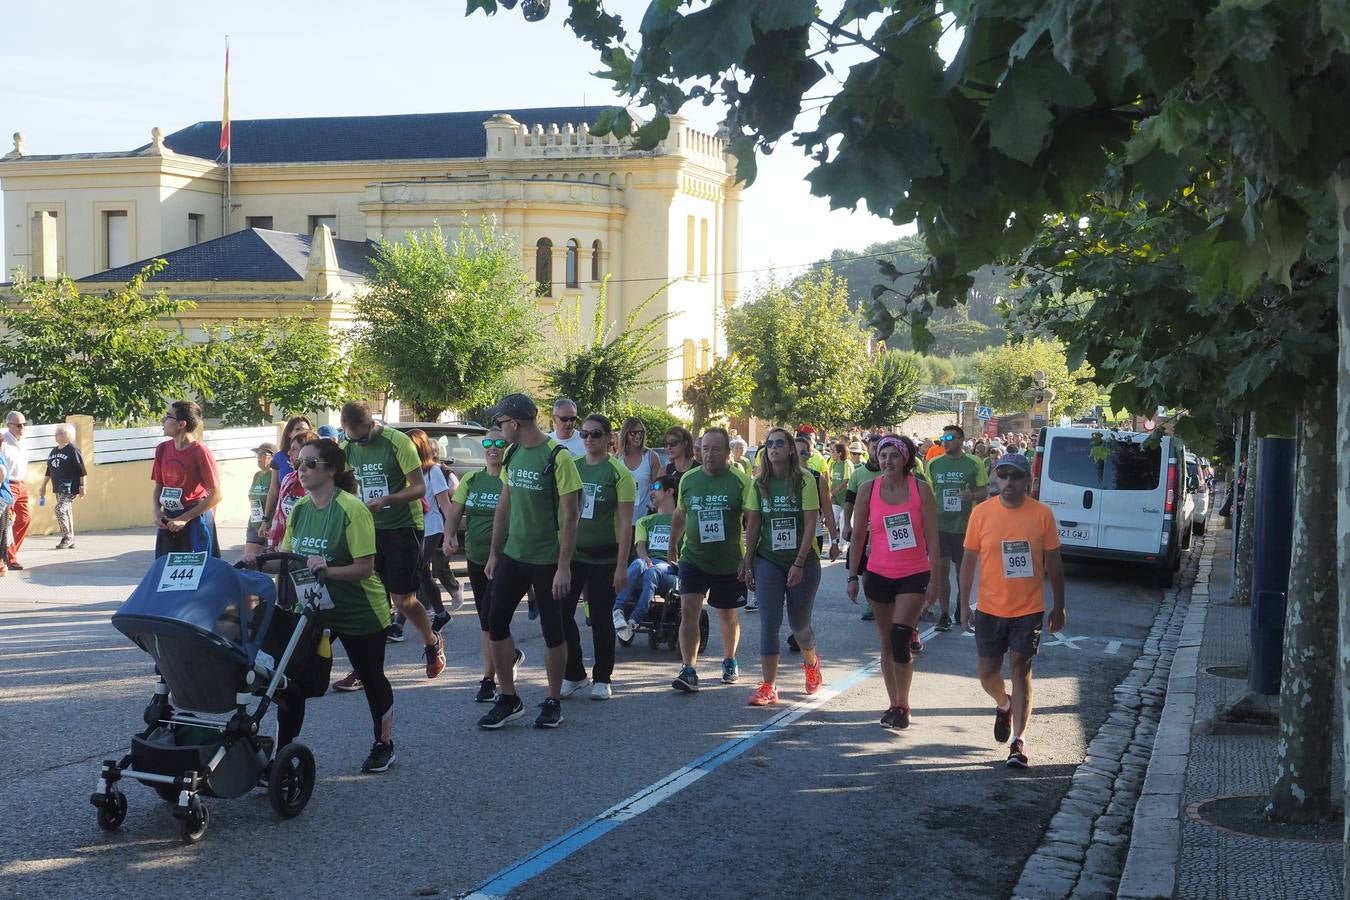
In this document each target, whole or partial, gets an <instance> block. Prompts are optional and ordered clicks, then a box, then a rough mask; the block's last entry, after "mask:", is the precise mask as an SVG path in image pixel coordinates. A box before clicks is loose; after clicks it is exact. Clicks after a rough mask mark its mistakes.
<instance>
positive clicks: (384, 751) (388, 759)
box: [361, 741, 394, 774]
mask: <svg viewBox="0 0 1350 900" xmlns="http://www.w3.org/2000/svg"><path fill="white" fill-rule="evenodd" d="M393 764H394V742H393V741H376V742H375V743H374V745H372V746H371V748H370V755H369V756H367V757H366V761H365V762H363V763H361V771H362V772H365V773H366V774H373V773H375V772H386V771H388V770H389V767H390V766H391V765H393Z"/></svg>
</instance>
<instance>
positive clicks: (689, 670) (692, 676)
mask: <svg viewBox="0 0 1350 900" xmlns="http://www.w3.org/2000/svg"><path fill="white" fill-rule="evenodd" d="M670 686H671V687H673V688H674V689H675V690H677V691H683V692H684V693H686V694H694V693H697V692H698V673H697V672H695V671H694V667H693V666H684V667H683V668H681V669H680V674H679V675H676V676H675V680H674V681H672V682H671V683H670Z"/></svg>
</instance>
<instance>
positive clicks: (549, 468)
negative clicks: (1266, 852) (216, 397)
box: [152, 393, 1065, 772]
mask: <svg viewBox="0 0 1350 900" xmlns="http://www.w3.org/2000/svg"><path fill="white" fill-rule="evenodd" d="M551 412H552V415H551V425H552V430H551V431H549V432H545V431H544V430H543V428H541V427H540V422H539V409H538V407H537V406H536V405H535V403H534V401H533V400H531V399H530V398H529V397H528V396H526V395H524V394H518V393H517V394H511V395H509V396H507V397H505V398H503V399H502V400H501V402H500V403H498V404H497V405H495V406H493V407H492V408H491V409H490V410H488V416H489V417H490V418H491V425H490V428H489V430H488V431H487V433H486V434H485V435H484V436H483V438H482V443H483V448H484V459H485V465H484V466H483V467H482V468H480V469H477V470H474V471H471V472H469V473H467V474H466V475H465V476H464V477H463V478H462V479H459V478H456V477H455V476H454V475H453V474H451V473H450V471H449V469H448V468H447V467H442V465H441V464H440V460H438V459H437V457H436V448H435V443H434V442H432V441H430V440H429V439H428V438H427V435H426V434H425V433H423V432H421V431H419V430H416V429H414V430H412V431H410V432H408V433H407V434H404V433H402V432H400V431H397V430H395V429H391V428H385V427H384V426H382V425H381V424H380V423H379V422H377V421H375V419H374V418H373V416H372V414H371V411H370V409H369V407H368V406H367V405H366V404H362V403H349V404H347V405H346V406H344V407H343V408H342V411H341V425H342V431H341V432H340V433H335V429H332V428H330V427H329V426H323V427H322V428H320V429H317V430H316V429H314V428H313V427H312V424H311V422H310V421H309V420H308V419H307V418H305V417H297V418H295V419H292V420H290V421H289V422H287V424H286V426H285V428H284V429H283V432H282V435H283V438H282V446H281V447H280V448H277V447H273V446H272V445H270V444H263V445H260V446H259V447H258V448H256V452H257V462H258V474H257V476H256V477H255V478H254V479H253V482H252V484H251V486H250V490H249V508H250V516H249V527H248V533H247V536H246V548H245V553H244V557H243V559H244V561H245V562H247V563H253V562H255V561H256V560H257V558H258V557H259V556H260V555H261V554H263V553H264V552H265V551H268V550H272V549H278V550H284V551H288V552H290V553H294V554H298V555H300V556H303V557H305V558H306V562H305V564H304V565H303V566H298V565H297V566H296V567H295V569H296V570H297V571H296V572H295V573H293V576H299V577H317V576H318V575H319V574H320V573H323V575H324V577H325V580H326V584H327V585H328V589H329V594H330V596H331V599H332V601H333V608H332V609H331V610H328V611H326V612H325V613H323V615H324V625H325V626H326V627H328V628H329V629H330V631H331V633H332V635H333V636H334V637H336V638H337V639H338V640H339V641H340V642H341V643H342V645H343V647H344V649H345V650H346V653H347V658H348V660H349V662H350V663H351V669H352V671H351V672H350V673H349V674H347V675H346V676H344V677H342V678H340V679H338V680H337V681H336V683H335V684H334V687H335V688H336V689H338V690H342V691H364V692H365V694H366V700H367V703H368V705H369V709H370V715H371V720H372V727H373V732H374V744H373V746H372V749H371V752H370V755H369V757H368V758H367V760H366V762H365V764H364V765H363V766H362V770H363V771H365V772H382V771H384V770H386V769H387V768H388V767H389V766H390V765H391V764H392V763H393V761H394V739H393V722H394V716H393V706H394V695H393V690H392V688H391V687H390V685H389V680H388V678H387V677H386V675H385V672H384V663H385V647H386V644H387V643H388V642H390V641H397V640H401V639H402V638H403V635H404V630H405V629H406V628H407V627H408V626H411V628H412V629H413V631H415V632H416V633H417V634H418V635H419V636H420V637H421V638H422V641H423V647H424V657H425V662H426V675H427V677H428V678H430V679H434V678H437V677H438V676H439V675H440V674H441V673H442V671H443V670H444V668H445V649H444V648H445V644H444V640H443V639H442V637H441V630H442V628H443V627H444V626H445V624H446V623H447V622H448V621H449V620H450V618H451V616H450V612H449V611H448V610H447V609H446V607H445V605H444V601H443V600H442V593H443V590H442V589H444V593H445V594H446V595H448V596H449V597H450V599H451V602H452V604H453V605H454V606H456V607H457V606H458V605H459V604H460V601H461V596H462V595H461V591H462V588H461V585H460V584H459V582H458V580H457V579H456V578H455V577H454V575H453V574H452V573H451V571H450V567H449V560H450V558H451V557H453V556H455V555H457V554H459V553H460V552H462V553H463V554H464V556H465V558H466V561H467V566H468V582H469V584H468V587H469V590H470V592H471V593H472V596H473V602H474V606H475V610H476V612H477V620H478V625H479V631H480V635H481V637H480V642H481V654H482V675H481V678H480V680H479V683H478V690H477V692H476V694H475V695H474V700H476V701H477V702H480V703H484V704H491V706H490V708H489V709H488V710H487V711H486V712H485V713H484V714H483V715H482V716H481V717H480V718H479V719H478V726H479V727H480V728H483V729H487V730H497V729H501V728H503V727H504V726H506V725H507V724H508V723H510V722H513V721H515V720H517V719H520V718H522V717H523V716H524V715H525V713H526V706H525V701H524V699H523V698H522V696H521V695H520V693H519V691H518V688H517V678H518V675H519V670H520V666H521V664H522V663H523V662H524V660H525V654H524V652H523V651H522V650H521V649H520V648H519V647H518V646H517V643H516V640H515V638H514V636H513V633H512V628H513V625H514V618H515V613H516V611H517V609H518V608H519V606H520V604H521V602H522V601H526V602H527V603H528V604H529V607H530V618H531V619H534V618H536V617H537V618H538V621H539V626H540V629H541V631H542V633H543V639H544V641H543V642H544V650H543V656H544V658H543V660H542V662H543V666H544V670H545V673H546V675H547V691H546V694H545V696H544V697H543V698H542V700H541V701H540V702H539V704H538V712H537V714H536V716H535V719H534V725H535V726H536V727H538V728H557V727H558V726H559V725H561V724H562V722H563V720H564V716H563V701H564V700H565V699H566V698H569V697H573V696H575V695H577V694H578V693H579V692H581V691H583V690H588V693H589V696H590V698H591V699H593V700H601V701H603V700H608V699H610V698H611V697H612V696H613V695H614V685H613V682H614V674H615V654H616V643H617V642H618V641H620V640H621V641H623V642H624V643H628V642H631V641H632V639H633V636H634V634H635V633H636V632H637V631H638V630H639V629H641V628H643V627H644V626H645V627H648V628H650V627H652V623H650V622H649V621H648V616H649V615H650V612H651V610H652V608H653V600H654V598H655V597H656V596H657V595H658V593H659V594H660V595H662V596H663V597H668V598H670V602H672V603H676V604H678V610H679V631H678V647H679V651H680V656H681V665H680V668H679V671H678V672H677V673H676V675H675V677H674V679H673V680H672V682H671V687H672V689H673V690H675V691H678V692H681V693H685V694H694V693H697V692H698V691H699V690H700V687H701V684H706V681H704V682H702V683H701V682H700V673H699V668H698V663H699V657H700V652H701V645H702V643H703V641H704V640H705V638H704V636H703V635H702V634H701V633H700V622H701V620H702V619H703V613H704V606H705V604H706V605H707V606H708V607H711V610H712V611H713V613H712V617H713V618H714V619H715V620H716V621H717V624H718V638H719V641H720V660H721V664H720V670H714V671H715V677H718V678H720V681H721V682H722V683H723V684H734V683H737V682H739V681H740V679H741V670H740V662H739V657H738V651H739V644H740V636H741V634H740V632H741V624H742V614H743V613H744V612H746V611H755V612H758V620H759V635H758V650H759V652H758V657H759V673H758V679H757V686H756V687H755V688H754V690H753V691H751V692H750V694H749V696H748V697H747V703H748V704H749V705H750V706H756V707H768V706H773V705H775V704H777V703H779V702H780V693H779V692H780V690H782V689H784V688H783V679H782V678H781V677H780V676H782V675H783V673H782V671H781V667H780V664H779V663H780V660H779V656H780V646H781V637H782V631H783V626H784V622H785V620H786V625H787V632H788V645H789V647H790V648H791V649H792V650H794V651H798V652H800V654H801V682H800V685H801V688H800V689H801V691H802V693H803V694H804V695H805V696H808V697H810V696H812V695H816V694H818V693H819V692H820V690H821V688H822V685H823V684H824V675H823V673H822V660H821V651H820V648H819V646H818V639H817V633H816V629H815V628H814V627H813V623H812V620H813V612H814V609H815V602H816V595H817V592H818V590H819V588H820V584H821V571H822V568H821V567H822V560H823V558H825V556H826V555H827V554H828V558H829V559H831V560H835V559H838V558H839V557H840V556H841V554H842V553H843V552H844V547H847V556H846V560H847V562H846V567H847V573H848V574H847V582H846V587H847V595H848V597H849V599H850V600H851V601H853V602H854V603H858V602H859V601H860V599H861V601H862V603H863V605H864V611H863V618H865V619H870V620H873V621H875V623H876V629H877V635H878V640H879V649H880V655H881V673H882V678H883V681H884V684H885V689H886V694H887V707H886V709H885V711H884V712H883V714H882V716H881V720H880V721H881V724H882V725H883V726H886V727H888V728H892V729H904V728H906V727H908V726H909V724H910V721H911V717H912V716H913V710H914V706H913V705H912V692H913V680H914V659H915V656H916V655H917V654H920V653H922V652H923V651H924V646H923V642H922V639H921V637H920V632H919V620H920V617H921V616H922V615H923V614H924V613H925V612H927V611H930V610H932V611H934V612H935V614H937V615H938V622H937V629H938V630H941V631H946V630H949V629H950V628H952V627H954V626H955V627H958V628H964V629H966V630H968V631H971V632H973V633H974V636H975V644H976V647H977V650H978V655H979V664H978V676H979V678H980V682H981V685H982V686H983V687H984V689H985V690H986V692H987V693H988V694H989V695H990V697H991V699H992V700H993V702H994V707H995V711H994V720H995V721H994V729H993V730H994V737H995V739H996V740H997V741H998V742H999V743H1000V744H1003V743H1007V744H1008V758H1007V762H1008V764H1009V765H1012V766H1025V765H1027V764H1028V754H1027V749H1026V730H1027V723H1028V721H1029V718H1030V715H1031V708H1032V689H1031V668H1032V659H1033V658H1034V657H1035V655H1036V653H1037V650H1038V647H1039V641H1040V635H1041V630H1042V627H1043V623H1042V620H1043V618H1044V613H1045V599H1044V598H1045V592H1044V586H1045V584H1047V583H1048V584H1049V585H1050V588H1051V595H1052V597H1053V606H1052V608H1051V614H1050V621H1049V624H1050V627H1051V629H1052V630H1058V629H1059V628H1062V627H1063V624H1064V616H1065V613H1064V578H1063V571H1062V567H1061V564H1060V559H1059V550H1058V548H1059V540H1058V532H1057V529H1056V527H1055V523H1054V518H1053V516H1052V515H1051V514H1050V512H1049V510H1048V509H1047V508H1046V507H1045V506H1043V505H1042V504H1040V503H1039V502H1037V501H1036V500H1034V499H1032V498H1031V497H1030V496H1029V493H1028V487H1029V485H1028V480H1029V476H1030V471H1031V465H1030V462H1029V461H1028V459H1027V457H1026V455H1025V453H1024V452H1023V451H1026V450H1029V449H1031V448H1032V444H1031V441H1030V439H1029V438H1026V437H1025V436H1021V435H1007V436H1005V437H1004V438H1003V439H1002V440H998V439H995V440H992V441H985V440H977V441H974V442H971V441H968V440H967V439H966V435H965V433H964V432H963V431H962V429H961V428H960V427H959V426H956V425H952V426H948V427H947V428H946V429H944V431H943V433H942V435H941V436H940V437H939V438H936V439H934V440H931V441H930V440H924V441H916V440H914V439H912V438H911V437H909V436H906V435H899V434H890V433H886V432H884V431H883V430H881V429H875V430H873V431H872V432H871V433H865V432H862V431H861V430H855V431H853V432H847V433H844V434H841V435H837V436H836V437H835V438H834V439H829V438H827V437H826V436H825V435H823V434H819V433H817V432H816V430H815V429H813V428H811V427H810V426H799V427H797V428H796V429H793V430H789V429H787V428H782V427H774V428H771V429H769V430H768V431H767V433H765V434H764V436H763V440H762V443H761V445H760V447H759V448H757V452H756V453H754V454H753V456H752V455H751V454H750V453H748V452H747V451H748V450H749V448H748V446H747V444H746V442H745V441H744V440H743V439H742V438H741V437H740V436H739V435H737V434H735V433H733V432H729V431H728V430H726V429H723V428H710V429H708V430H707V431H705V432H704V433H703V434H701V435H698V436H697V437H695V436H694V435H692V434H691V433H690V432H689V431H688V430H687V429H685V428H683V427H680V426H676V427H673V428H670V429H668V430H667V431H666V432H665V434H664V435H662V436H661V438H660V440H661V444H662V446H663V448H664V450H665V451H666V459H667V461H666V462H665V464H664V467H663V465H662V462H661V459H660V458H659V457H658V455H657V454H656V453H655V452H654V451H653V450H651V449H650V448H649V441H648V435H647V431H646V427H645V426H644V425H643V423H642V421H641V420H640V419H637V418H630V419H628V420H626V421H625V422H623V423H622V424H621V425H619V426H618V427H617V429H616V423H614V422H612V421H611V420H610V419H609V418H607V417H606V416H604V415H600V414H594V413H593V414H589V415H586V416H585V417H582V416H581V415H580V413H579V411H578V409H577V407H576V404H575V403H573V402H572V401H570V400H559V401H558V402H557V403H555V404H554V406H553V408H552V411H551ZM200 415H201V412H200V410H199V409H197V408H196V406H195V404H192V403H190V402H186V401H184V402H180V403H175V404H173V405H172V406H171V407H170V408H169V412H168V414H167V415H166V416H165V419H164V430H165V435H166V436H167V437H169V438H171V440H168V441H165V442H163V443H162V444H161V445H160V446H159V448H158V449H157V452H156V457H155V464H154V473H153V476H152V477H153V479H154V482H155V488H154V506H155V522H156V525H157V526H158V532H157V533H158V538H157V542H156V546H157V552H159V553H167V552H170V551H172V550H194V551H205V552H209V553H212V554H216V555H218V553H219V549H218V543H217V540H216V536H215V525H214V518H213V512H212V510H213V509H214V507H215V505H216V504H217V503H218V502H219V500H220V497H219V478H218V475H217V472H216V467H215V462H214V460H213V459H212V458H211V455H210V453H209V451H207V450H206V449H205V448H204V447H202V446H201V445H200V443H198V442H197V441H195V440H194V439H193V437H192V435H193V433H194V432H195V431H196V430H197V427H198V426H199V425H200ZM616 432H617V433H616ZM461 535H462V538H461ZM461 542H462V543H461ZM827 544H828V547H827ZM977 574H978V579H979V590H978V605H975V604H974V602H973V601H974V598H975V579H976V576H977ZM953 576H955V578H956V586H955V589H954V597H953V587H952V583H951V582H952V578H953ZM579 608H582V609H584V616H583V617H582V621H584V622H585V624H586V627H588V629H589V631H590V644H591V652H590V656H589V659H590V661H591V665H590V667H589V668H587V665H586V662H587V655H586V648H585V646H584V643H583V634H582V626H581V625H580V624H579V623H578V616H577V613H578V609H579ZM1005 658H1007V661H1008V665H1009V668H1010V673H1011V676H1012V679H1011V684H1010V685H1009V684H1008V683H1006V682H1005V681H1004V676H1003V666H1004V661H1005ZM703 677H705V678H706V677H708V676H707V675H705V676H703ZM789 687H791V685H789ZM792 689H794V690H795V689H796V688H792ZM281 707H282V709H281V712H280V714H279V727H280V732H281V734H280V735H279V738H280V740H281V741H282V743H283V744H284V743H285V742H286V741H287V740H290V739H292V738H294V737H295V736H296V735H298V733H299V731H300V728H301V725H302V724H303V721H304V705H303V702H299V703H296V702H285V701H283V702H282V704H281Z"/></svg>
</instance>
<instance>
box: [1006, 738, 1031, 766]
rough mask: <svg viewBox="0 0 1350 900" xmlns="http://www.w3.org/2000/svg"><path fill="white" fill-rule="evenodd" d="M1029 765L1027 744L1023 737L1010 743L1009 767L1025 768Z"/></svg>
mask: <svg viewBox="0 0 1350 900" xmlns="http://www.w3.org/2000/svg"><path fill="white" fill-rule="evenodd" d="M1026 767H1027V745H1026V744H1025V743H1024V742H1023V741H1022V739H1021V738H1018V739H1017V740H1015V741H1013V742H1012V743H1011V744H1009V745H1008V768H1010V769H1025V768H1026Z"/></svg>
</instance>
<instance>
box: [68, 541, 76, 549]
mask: <svg viewBox="0 0 1350 900" xmlns="http://www.w3.org/2000/svg"><path fill="white" fill-rule="evenodd" d="M66 549H67V550H74V549H75V542H74V541H71V542H70V543H69V544H66Z"/></svg>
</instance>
